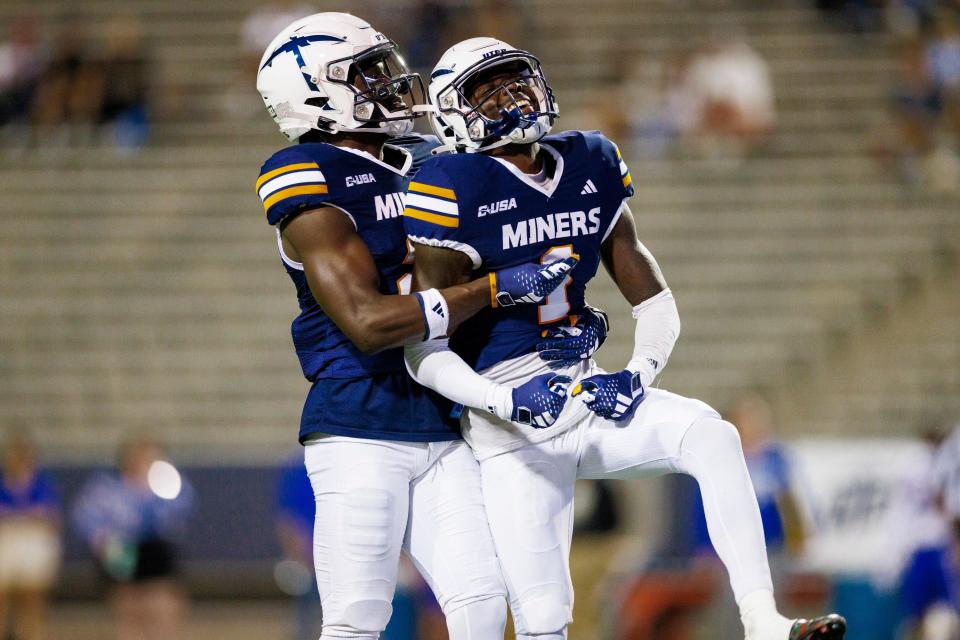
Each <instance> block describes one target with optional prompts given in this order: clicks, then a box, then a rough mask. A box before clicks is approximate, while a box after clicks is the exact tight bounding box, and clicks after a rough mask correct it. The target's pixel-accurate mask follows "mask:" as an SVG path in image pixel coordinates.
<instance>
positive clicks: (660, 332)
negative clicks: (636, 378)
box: [626, 289, 680, 387]
mask: <svg viewBox="0 0 960 640" xmlns="http://www.w3.org/2000/svg"><path fill="white" fill-rule="evenodd" d="M633 317H634V318H635V319H636V321H637V328H636V330H635V332H634V334H633V356H632V357H631V358H630V362H628V363H627V366H626V368H627V369H629V370H630V371H633V372H634V373H637V372H639V373H640V381H641V382H642V383H643V386H644V387H649V386H650V383H652V382H653V379H654V378H656V377H657V374H658V373H660V371H662V370H663V367H664V366H666V364H667V359H668V358H669V357H670V353H671V352H672V351H673V345H675V344H676V343H677V338H678V337H679V336H680V314H679V313H678V312H677V303H676V301H675V300H674V299H673V293H672V292H671V291H670V289H664V290H663V291H661V292H660V293H658V294H657V295H655V296H653V297H652V298H647V299H646V300H644V301H643V302H641V303H640V304H638V305H637V306H635V307H634V308H633Z"/></svg>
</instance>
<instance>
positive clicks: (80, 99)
mask: <svg viewBox="0 0 960 640" xmlns="http://www.w3.org/2000/svg"><path fill="white" fill-rule="evenodd" d="M69 23H70V26H68V27H62V28H61V29H60V30H59V32H58V33H57V34H55V36H54V37H53V43H54V45H53V50H52V52H51V55H50V62H49V64H48V65H47V67H46V69H45V70H44V71H43V73H42V75H41V76H40V78H39V80H38V82H37V87H36V91H35V93H34V100H33V106H32V109H31V123H32V125H33V127H34V135H35V138H36V139H37V140H38V142H40V143H50V142H51V141H53V140H54V139H64V138H66V137H67V131H66V125H67V124H68V123H72V122H74V121H75V120H77V119H79V118H80V112H81V111H82V110H81V104H82V103H84V102H85V101H86V100H87V98H86V94H87V88H86V78H85V75H86V69H87V66H86V60H87V50H86V46H87V43H86V29H85V25H84V23H83V22H82V21H81V20H70V21H69Z"/></svg>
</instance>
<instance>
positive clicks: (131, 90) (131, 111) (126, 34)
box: [91, 15, 150, 149]
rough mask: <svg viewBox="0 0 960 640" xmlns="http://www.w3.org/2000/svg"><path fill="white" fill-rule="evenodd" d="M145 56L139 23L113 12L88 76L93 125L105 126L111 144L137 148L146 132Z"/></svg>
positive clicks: (147, 60)
mask: <svg viewBox="0 0 960 640" xmlns="http://www.w3.org/2000/svg"><path fill="white" fill-rule="evenodd" d="M149 59H150V57H149V55H148V53H147V49H146V45H145V43H144V39H143V25H142V23H141V22H140V19H139V18H137V17H135V16H133V15H117V16H114V17H113V18H111V19H110V20H109V21H108V22H107V25H106V32H105V38H104V43H103V53H102V55H101V56H100V57H99V58H98V59H97V60H96V62H95V65H94V73H93V76H92V78H91V79H93V80H94V81H96V82H98V83H99V84H98V86H96V87H95V90H94V91H93V92H92V93H93V95H92V97H91V111H92V113H93V116H94V120H95V122H96V124H98V125H100V126H103V127H108V131H109V138H110V140H111V142H112V143H113V144H114V146H116V147H119V148H123V149H130V148H135V147H140V146H142V145H143V144H145V143H146V141H147V136H148V135H149V131H150V126H149V85H148V80H147V79H148V77H149V66H150V62H149Z"/></svg>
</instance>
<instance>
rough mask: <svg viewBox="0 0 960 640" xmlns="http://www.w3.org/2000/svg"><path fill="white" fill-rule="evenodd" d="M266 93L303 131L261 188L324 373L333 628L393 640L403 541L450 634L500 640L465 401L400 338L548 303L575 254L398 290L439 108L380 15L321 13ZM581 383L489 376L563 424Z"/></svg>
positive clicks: (554, 340) (505, 410)
mask: <svg viewBox="0 0 960 640" xmlns="http://www.w3.org/2000/svg"><path fill="white" fill-rule="evenodd" d="M257 88H258V90H259V91H260V94H261V96H262V97H263V99H264V102H265V104H266V107H267V110H268V111H269V113H270V115H271V116H272V117H273V119H274V120H275V121H276V123H277V124H278V125H279V127H280V130H281V132H282V133H283V134H284V135H286V137H287V138H288V139H289V140H290V141H293V142H297V143H298V144H295V145H292V146H289V147H286V148H284V149H281V150H280V151H278V152H277V153H275V154H274V155H273V156H271V157H270V158H269V159H268V160H267V161H266V163H265V164H264V165H263V167H262V169H261V172H260V177H259V179H258V180H257V182H256V190H257V194H258V195H259V197H260V198H261V200H262V203H263V208H264V211H265V213H266V218H267V222H268V223H269V224H271V225H272V226H274V227H275V229H276V234H277V243H278V249H279V252H280V257H281V258H282V260H283V263H284V265H285V267H286V271H287V273H288V274H289V275H290V277H291V279H292V280H293V282H294V284H295V286H296V290H297V296H298V300H299V303H300V314H299V316H298V317H297V318H296V319H295V320H294V322H293V326H292V334H293V342H294V346H295V348H296V351H297V355H298V356H299V358H300V363H301V366H302V369H303V372H304V375H305V376H306V378H307V379H308V380H309V381H310V382H311V383H312V386H311V388H310V391H309V394H308V397H307V400H306V403H305V405H304V409H303V415H302V418H301V425H300V441H301V442H302V443H304V445H305V463H306V467H307V471H308V473H309V476H310V481H311V484H312V486H313V490H314V494H315V497H316V527H315V535H314V559H315V565H316V572H317V582H318V585H319V590H320V595H321V600H322V603H323V617H324V620H323V634H322V636H321V637H322V638H323V639H324V640H327V639H331V638H364V639H368V640H375V639H376V638H377V637H378V636H379V634H380V632H381V631H382V630H383V629H384V627H385V625H386V624H387V621H388V620H389V618H390V614H391V605H390V602H391V600H392V598H393V592H394V588H395V585H396V579H397V562H398V559H399V553H400V551H401V548H402V549H403V550H405V551H406V552H407V553H408V554H409V556H410V557H411V559H412V560H413V562H414V563H415V564H416V566H417V567H418V568H419V569H420V571H421V572H422V573H423V575H424V578H425V579H426V580H427V582H428V583H429V584H430V586H431V588H432V589H433V590H434V592H435V594H436V596H437V599H438V600H439V602H440V604H441V606H442V607H443V611H444V613H445V615H446V617H447V623H448V627H449V630H450V636H451V638H453V639H454V640H456V639H464V640H465V639H467V638H471V639H476V640H494V639H496V640H499V639H500V638H502V636H503V629H504V625H505V620H506V601H505V598H504V594H505V590H504V586H503V582H502V578H501V575H500V569H499V565H498V561H497V557H496V554H495V552H494V548H493V543H492V540H491V538H490V532H489V528H488V526H487V524H486V519H485V513H484V509H483V504H482V499H481V494H480V479H479V468H478V465H477V462H476V460H475V458H474V457H473V455H472V454H471V453H470V451H469V449H468V448H467V447H466V445H465V444H464V443H463V441H462V440H461V439H460V433H459V430H458V427H457V425H456V424H455V423H453V424H451V423H450V422H449V420H448V416H449V413H450V408H451V403H450V402H448V401H446V400H444V399H442V398H441V397H440V396H438V395H436V394H435V393H434V392H432V391H428V390H427V389H424V388H423V387H420V386H419V385H417V384H416V383H414V382H413V381H412V380H411V379H410V378H409V376H408V374H407V372H406V370H405V365H404V361H403V351H402V349H401V348H400V347H401V346H402V345H404V344H408V343H412V342H417V341H422V340H425V339H428V338H434V337H438V336H444V335H446V334H447V333H448V332H450V331H452V330H453V329H454V328H455V327H456V326H457V325H459V324H460V323H462V322H463V321H464V320H465V319H466V318H467V317H469V316H470V315H472V314H474V313H476V312H477V311H479V310H481V309H483V308H486V307H490V306H491V304H494V302H495V301H497V302H496V304H517V305H521V306H522V305H535V304H537V303H539V302H541V301H542V300H543V299H544V298H545V297H546V296H547V295H548V294H550V293H551V292H552V291H553V290H554V289H556V288H557V287H558V286H559V285H560V284H561V283H562V281H563V280H564V278H565V277H566V275H567V273H568V272H569V271H570V270H571V269H572V268H573V266H574V265H575V264H576V260H575V259H573V258H571V259H569V260H567V261H565V262H554V263H552V264H549V265H542V264H539V263H531V264H523V265H511V267H509V268H506V269H502V270H499V271H498V272H497V273H496V280H495V282H493V283H492V284H491V280H490V279H489V278H488V277H484V278H481V279H477V280H474V281H465V282H462V283H457V284H455V285H453V286H451V287H446V288H443V289H442V290H438V289H428V290H425V291H420V292H418V293H417V294H416V295H397V294H406V293H409V287H410V278H411V263H412V261H413V255H412V251H411V247H410V246H409V245H408V243H407V240H406V236H405V232H404V228H403V219H402V211H403V207H404V199H405V189H406V186H407V181H408V178H409V176H410V175H412V174H413V172H415V170H416V168H417V167H418V166H419V164H420V163H421V162H422V160H423V158H424V157H426V155H427V154H428V153H429V151H430V149H432V148H433V147H436V146H437V144H438V142H437V141H436V139H435V138H428V137H424V136H416V135H411V134H410V132H411V129H412V124H413V123H412V120H413V117H414V116H415V115H417V111H418V108H419V107H421V106H422V103H423V100H422V98H421V99H418V96H417V92H418V90H419V92H420V94H421V96H422V85H421V84H420V79H419V77H418V76H416V75H415V74H411V73H409V71H408V70H407V69H406V67H405V65H404V63H403V61H402V59H401V58H400V57H399V55H398V54H397V51H396V46H395V45H394V43H393V42H391V41H390V40H388V39H387V38H386V37H385V36H384V35H383V34H381V33H379V32H378V31H376V30H375V29H373V28H372V27H371V26H370V25H369V24H367V23H366V22H364V21H362V20H359V19H357V18H355V17H353V16H351V15H348V14H342V13H321V14H316V15H313V16H309V17H307V18H303V19H301V20H298V21H296V22H294V23H293V24H291V25H290V26H289V27H287V28H286V29H284V30H283V31H282V32H281V33H280V34H279V35H278V36H277V37H276V38H275V39H274V40H273V42H272V43H271V44H270V45H269V47H268V48H267V50H266V52H265V53H264V56H263V59H262V61H261V64H260V70H259V72H258V76H257ZM532 308H535V307H532ZM604 335H605V325H604V323H603V319H602V318H601V317H600V316H599V315H597V314H593V313H590V312H589V311H588V312H587V313H585V314H584V316H583V320H582V321H581V322H580V323H579V324H578V325H576V326H573V327H565V328H564V331H562V332H559V333H556V334H551V335H549V336H547V337H546V339H545V341H544V343H543V346H545V347H549V351H550V352H551V353H552V352H554V351H557V352H558V353H559V354H560V356H561V357H567V358H579V357H581V355H584V356H585V355H587V354H589V353H590V352H592V351H593V350H595V349H596V348H597V347H598V346H599V344H600V342H602V338H603V337H604ZM565 381H569V380H568V379H565V378H563V377H562V376H557V374H554V373H552V372H548V373H545V375H543V376H540V377H539V378H537V379H535V380H531V381H529V382H525V383H524V384H521V385H500V384H494V385H489V386H488V391H489V392H490V393H489V397H488V398H487V399H486V400H485V402H487V405H488V406H490V407H492V408H493V410H494V411H496V413H497V415H499V416H501V417H503V418H504V419H506V420H517V421H520V422H527V423H530V422H532V421H533V420H538V421H540V422H546V423H549V422H552V421H553V420H554V419H555V418H556V416H557V415H558V414H559V412H560V409H561V408H562V406H563V400H564V398H563V397H562V394H563V392H564V384H563V383H564V382H565Z"/></svg>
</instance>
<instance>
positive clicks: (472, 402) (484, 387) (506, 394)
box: [403, 339, 513, 419]
mask: <svg viewBox="0 0 960 640" xmlns="http://www.w3.org/2000/svg"><path fill="white" fill-rule="evenodd" d="M403 352H404V359H405V360H406V364H407V371H408V372H409V373H410V376H411V377H412V378H413V379H414V380H416V381H417V382H418V383H420V384H421V385H423V386H425V387H427V388H428V389H433V390H434V391H436V392H437V393H439V394H440V395H442V396H445V397H447V398H449V399H450V400H453V401H454V402H457V403H459V404H462V405H463V406H465V407H472V408H474V409H482V410H485V411H489V412H490V413H492V414H494V415H497V416H499V417H501V418H505V419H509V418H510V413H511V412H512V411H513V397H512V391H513V390H512V389H511V388H510V387H508V386H506V385H502V384H497V383H495V382H493V381H492V380H488V379H487V378H484V377H483V376H481V375H480V374H479V373H477V372H476V371H474V370H473V369H472V368H471V367H470V365H468V364H467V363H466V362H464V361H463V359H462V358H461V357H460V356H459V355H457V354H456V353H455V352H454V351H453V350H451V349H450V346H449V344H448V343H447V340H446V339H441V340H430V341H427V342H421V343H418V344H413V345H408V346H406V347H404V350H403Z"/></svg>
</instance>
